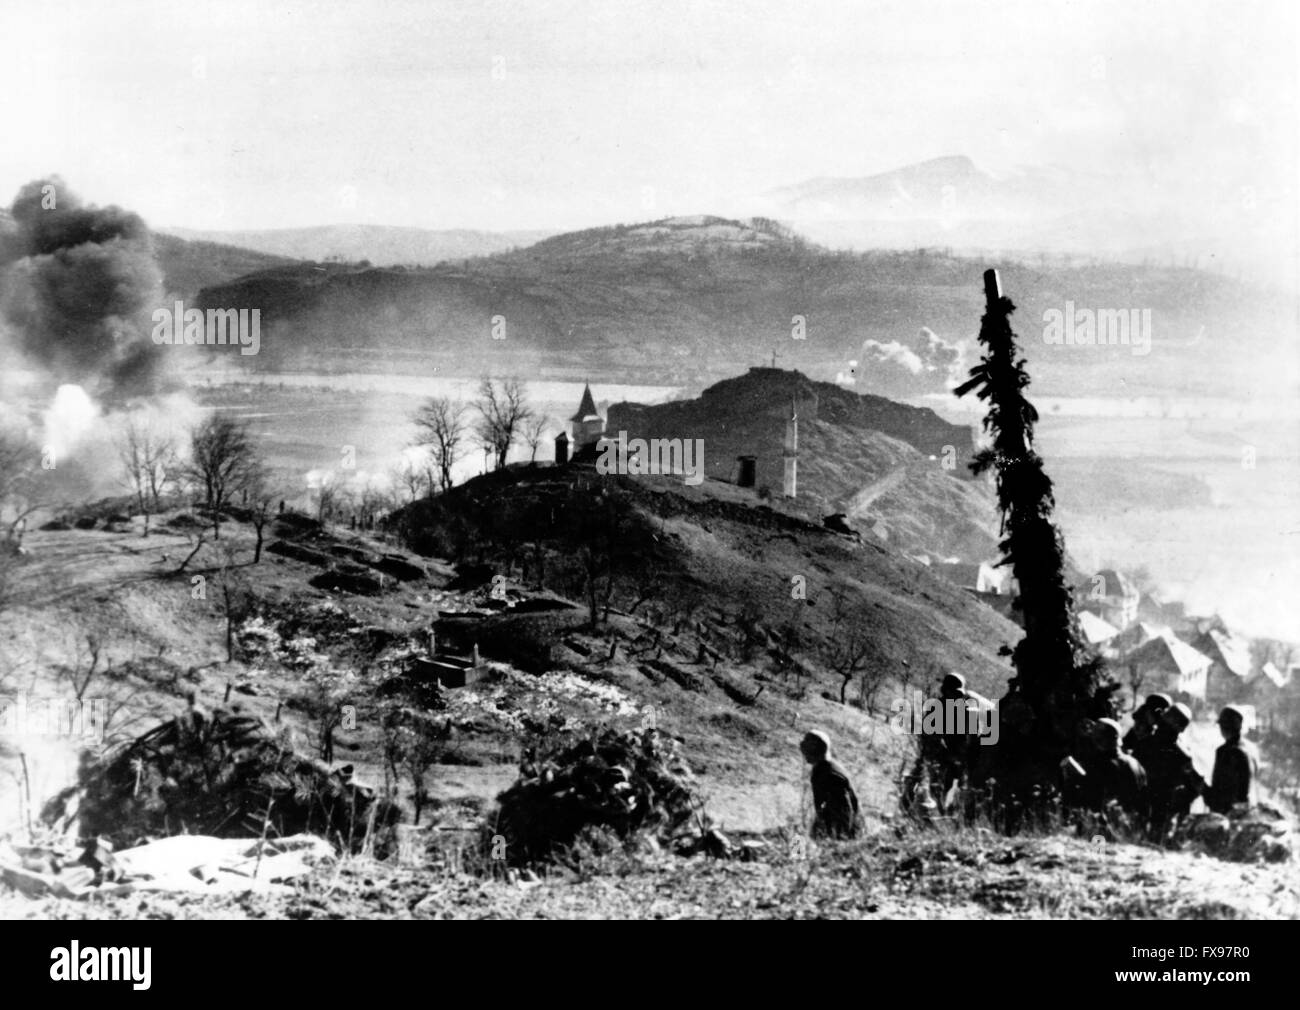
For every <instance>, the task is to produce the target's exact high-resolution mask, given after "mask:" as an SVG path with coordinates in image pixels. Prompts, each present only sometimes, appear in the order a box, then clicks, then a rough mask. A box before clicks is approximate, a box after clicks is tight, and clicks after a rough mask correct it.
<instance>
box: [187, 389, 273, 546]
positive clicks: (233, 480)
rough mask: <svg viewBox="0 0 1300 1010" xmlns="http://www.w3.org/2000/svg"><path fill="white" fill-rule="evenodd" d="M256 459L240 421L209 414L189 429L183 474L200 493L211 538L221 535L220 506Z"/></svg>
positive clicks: (239, 485)
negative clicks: (187, 451) (187, 455)
mask: <svg viewBox="0 0 1300 1010" xmlns="http://www.w3.org/2000/svg"><path fill="white" fill-rule="evenodd" d="M256 463H257V455H256V451H255V448H254V445H253V437H252V434H251V433H250V432H249V430H248V426H247V425H246V424H243V423H242V422H240V421H236V420H234V419H233V418H229V417H223V416H221V415H220V414H213V415H212V416H211V417H209V418H208V419H207V420H206V421H203V422H202V423H201V424H199V425H198V426H197V427H196V428H195V429H194V430H193V432H192V433H191V435H190V462H189V465H188V467H187V475H188V476H189V478H190V479H191V480H192V481H193V482H194V483H195V484H196V485H197V486H198V488H199V489H200V491H201V492H202V494H203V503H204V506H205V507H206V509H207V511H208V513H209V515H210V516H211V517H212V536H213V539H220V538H221V510H222V509H223V508H225V507H226V506H227V505H229V504H230V502H231V501H232V500H233V499H234V497H235V495H236V494H237V493H239V492H240V491H241V490H243V489H244V488H245V487H246V486H247V484H248V480H249V477H250V475H251V474H252V472H253V471H254V469H255V466H256Z"/></svg>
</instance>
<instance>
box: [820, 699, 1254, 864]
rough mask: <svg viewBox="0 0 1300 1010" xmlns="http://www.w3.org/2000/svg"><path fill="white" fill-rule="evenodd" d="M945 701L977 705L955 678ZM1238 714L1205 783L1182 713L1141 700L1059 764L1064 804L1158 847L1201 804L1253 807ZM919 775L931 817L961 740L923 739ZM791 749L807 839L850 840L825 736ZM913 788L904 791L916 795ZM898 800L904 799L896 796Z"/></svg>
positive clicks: (852, 797) (965, 755)
mask: <svg viewBox="0 0 1300 1010" xmlns="http://www.w3.org/2000/svg"><path fill="white" fill-rule="evenodd" d="M940 697H941V698H942V699H943V700H945V702H946V701H956V702H971V703H973V704H978V703H979V702H980V701H982V699H980V698H979V696H977V695H974V693H973V692H970V691H968V690H967V689H966V685H965V682H964V680H963V678H962V677H961V676H960V675H959V674H949V675H948V676H947V677H945V678H944V681H943V683H942V685H941V687H940ZM1245 721H1246V720H1245V714H1244V712H1243V711H1242V710H1241V709H1240V708H1238V707H1237V706H1235V705H1228V706H1227V707H1225V708H1224V709H1223V710H1222V711H1221V712H1220V713H1219V719H1218V724H1219V731H1220V733H1221V734H1222V736H1223V744H1222V745H1221V746H1220V747H1219V748H1218V750H1217V751H1216V752H1215V756H1214V771H1213V773H1212V775H1211V777H1210V781H1209V782H1208V783H1207V782H1206V781H1205V780H1204V779H1203V778H1202V777H1201V775H1200V774H1199V773H1198V772H1197V771H1196V768H1195V766H1194V765H1193V762H1192V756H1191V753H1190V751H1189V750H1188V749H1187V746H1186V744H1185V743H1184V741H1183V739H1182V734H1183V732H1184V730H1186V729H1187V727H1188V726H1190V725H1191V722H1192V713H1191V710H1190V709H1189V708H1188V707H1187V706H1186V705H1184V704H1182V703H1175V702H1174V701H1173V699H1171V698H1170V697H1169V696H1168V695H1165V694H1153V695H1150V696H1149V697H1147V699H1146V700H1145V701H1144V702H1143V703H1142V705H1141V706H1140V707H1139V708H1138V709H1137V711H1136V712H1134V715H1133V726H1132V728H1131V729H1130V730H1129V731H1128V732H1127V733H1125V734H1123V736H1122V737H1121V730H1120V726H1119V723H1117V722H1116V721H1115V720H1113V719H1101V720H1098V721H1097V722H1096V723H1095V724H1093V726H1094V728H1093V731H1092V733H1091V742H1090V746H1089V747H1088V748H1087V749H1086V751H1082V752H1081V753H1083V755H1084V756H1082V757H1081V758H1080V759H1079V760H1076V759H1075V758H1073V757H1071V758H1067V759H1066V760H1065V761H1064V762H1063V763H1062V784H1061V792H1062V794H1063V797H1064V799H1065V801H1066V805H1067V806H1068V807H1070V808H1073V809H1076V810H1083V811H1090V812H1092V813H1094V814H1096V815H1098V816H1100V817H1103V818H1105V819H1106V820H1107V821H1108V822H1110V823H1114V822H1115V821H1117V820H1122V821H1123V822H1124V823H1125V824H1126V825H1127V827H1128V828H1130V829H1131V830H1133V831H1135V832H1136V833H1139V834H1143V835H1145V836H1146V837H1148V838H1150V839H1152V840H1153V841H1157V842H1165V841H1167V840H1168V839H1169V838H1170V836H1171V835H1173V833H1174V832H1175V830H1176V829H1177V826H1178V825H1179V823H1180V822H1182V821H1183V820H1185V819H1186V818H1187V816H1188V815H1189V813H1190V811H1191V807H1192V804H1193V803H1194V802H1195V800H1196V799H1197V798H1198V797H1200V798H1203V799H1204V801H1205V805H1206V806H1207V807H1208V808H1209V809H1210V810H1211V811H1212V812H1214V813H1217V814H1225V815H1231V814H1235V813H1241V812H1244V811H1246V810H1247V809H1249V807H1250V805H1251V804H1252V803H1253V802H1254V792H1255V789H1254V784H1255V779H1256V776H1257V771H1258V757H1257V755H1256V752H1255V749H1254V746H1253V745H1252V744H1250V743H1248V742H1246V741H1245V740H1243V739H1242V733H1243V731H1244V729H1245ZM922 743H923V756H922V760H921V761H920V762H918V766H919V767H920V768H923V769H924V775H925V776H926V777H927V778H928V779H929V781H928V783H926V784H924V787H923V789H922V790H921V791H922V792H927V794H928V791H929V790H933V791H936V792H937V794H938V797H939V799H938V801H937V804H935V805H936V807H937V809H938V810H940V811H941V810H943V809H945V808H946V805H947V804H946V803H945V801H944V797H946V796H947V795H948V794H949V793H950V791H952V790H953V789H954V787H956V786H958V785H960V784H961V783H962V782H963V781H964V780H965V778H966V773H967V771H968V768H967V762H968V761H969V759H970V757H971V754H972V749H971V748H972V744H974V743H977V741H976V740H974V739H972V735H971V734H970V733H969V732H963V733H962V734H960V735H955V734H940V735H936V736H935V737H933V738H930V739H928V740H925V739H923V741H922ZM800 749H801V751H802V753H803V756H804V759H805V760H806V761H807V762H808V764H809V765H811V766H812V773H811V785H812V794H813V813H814V822H813V835H814V837H819V836H820V837H839V838H845V837H854V836H856V835H857V834H858V831H859V826H860V822H861V819H860V813H859V807H858V798H857V795H856V794H855V793H854V791H853V786H852V783H851V782H850V780H849V775H848V772H847V771H845V769H844V767H843V766H842V765H840V764H839V762H837V761H835V760H834V759H833V758H832V757H831V753H830V739H829V737H827V736H826V734H825V733H821V732H812V733H809V734H807V735H806V736H805V737H804V739H803V741H802V743H801V744H800ZM916 785H917V783H913V786H914V787H915V786H916ZM905 791H906V790H905Z"/></svg>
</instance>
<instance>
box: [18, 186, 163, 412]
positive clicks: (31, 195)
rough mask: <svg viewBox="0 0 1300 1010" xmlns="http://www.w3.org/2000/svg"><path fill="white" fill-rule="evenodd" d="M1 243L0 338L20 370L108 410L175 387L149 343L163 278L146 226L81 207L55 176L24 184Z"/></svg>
mask: <svg viewBox="0 0 1300 1010" xmlns="http://www.w3.org/2000/svg"><path fill="white" fill-rule="evenodd" d="M11 213H12V215H13V221H14V224H15V225H16V228H15V229H13V230H12V231H11V232H10V233H9V234H7V235H3V236H0V271H2V272H3V273H2V275H0V314H3V317H4V321H5V322H6V323H7V324H8V325H7V326H6V327H4V330H3V332H4V333H5V334H6V339H7V340H8V342H9V343H10V344H11V345H12V347H13V349H14V350H17V351H18V352H19V353H20V355H21V357H22V359H23V360H24V362H25V363H26V364H27V365H28V366H29V367H32V368H34V369H36V370H38V371H39V372H41V373H42V374H43V375H44V376H45V377H46V378H48V379H51V380H53V381H54V382H55V383H57V384H60V385H65V384H73V385H79V386H81V387H83V389H85V390H86V392H87V393H88V394H89V395H90V396H91V397H92V398H93V399H94V400H95V401H97V402H100V403H103V404H105V405H106V406H110V407H111V406H114V405H116V404H118V403H120V402H122V401H125V400H128V399H131V398H134V397H151V396H153V395H155V394H157V393H160V392H163V391H165V390H167V389H168V388H174V384H173V383H172V382H171V381H170V380H169V379H168V376H167V373H168V369H167V368H166V367H165V363H166V361H167V359H166V357H165V355H163V354H160V353H159V348H158V347H156V346H155V345H154V344H153V342H152V341H151V340H150V337H149V333H150V326H149V322H150V315H151V313H152V311H153V309H154V308H155V307H157V306H158V305H159V304H160V303H161V301H162V296H163V291H162V272H161V270H160V269H159V267H158V264H157V261H156V260H155V259H154V251H153V241H152V238H151V236H150V234H149V229H148V227H147V226H146V225H145V223H144V221H143V220H142V219H141V218H140V217H139V216H138V215H136V214H133V213H130V212H129V211H125V210H122V209H121V208H119V207H94V206H88V205H83V204H82V202H81V201H80V200H79V199H78V198H77V197H76V196H75V195H74V194H73V193H72V192H71V190H69V189H68V188H67V186H65V185H64V183H63V180H62V179H59V178H58V177H57V176H56V177H52V178H49V179H38V180H36V181H34V182H30V183H28V184H27V185H26V186H24V187H23V188H22V189H21V190H20V191H19V192H18V195H17V197H15V199H14V202H13V205H12V207H11Z"/></svg>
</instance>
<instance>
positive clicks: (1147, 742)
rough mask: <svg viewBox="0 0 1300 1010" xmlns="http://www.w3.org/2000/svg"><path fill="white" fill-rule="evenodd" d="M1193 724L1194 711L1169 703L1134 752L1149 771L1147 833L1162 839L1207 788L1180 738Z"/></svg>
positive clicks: (1184, 706)
mask: <svg viewBox="0 0 1300 1010" xmlns="http://www.w3.org/2000/svg"><path fill="white" fill-rule="evenodd" d="M1191 723H1192V710H1191V709H1189V708H1188V707H1187V706H1186V705H1184V704H1183V703H1182V702H1179V703H1178V704H1176V705H1170V706H1169V707H1167V708H1166V709H1165V710H1164V711H1163V713H1162V714H1161V716H1160V718H1159V720H1158V721H1157V722H1156V723H1155V725H1154V726H1153V727H1152V729H1151V733H1150V735H1148V736H1147V737H1146V738H1145V739H1144V740H1142V741H1141V742H1140V743H1139V744H1138V746H1137V747H1136V748H1135V749H1134V751H1133V756H1134V757H1135V758H1137V759H1138V761H1139V762H1140V763H1141V764H1142V767H1143V768H1144V769H1146V773H1147V790H1148V796H1149V800H1150V814H1149V817H1148V827H1147V830H1148V834H1149V836H1150V837H1151V838H1152V839H1153V840H1154V841H1157V842H1163V841H1164V840H1165V839H1166V838H1168V836H1169V834H1170V832H1171V831H1172V830H1173V828H1174V827H1175V826H1176V825H1177V823H1178V821H1180V820H1181V819H1182V818H1184V817H1186V816H1187V814H1188V812H1189V811H1190V810H1191V806H1192V801H1193V800H1195V799H1196V797H1198V796H1200V795H1201V793H1203V792H1204V791H1205V780H1204V779H1203V778H1201V776H1200V774H1199V773H1198V772H1197V771H1196V767H1195V766H1194V765H1193V764H1192V755H1191V752H1190V751H1189V750H1188V749H1187V746H1186V745H1185V744H1184V743H1183V741H1182V740H1181V739H1180V737H1181V735H1182V732H1183V730H1185V729H1186V728H1187V727H1188V726H1190V725H1191Z"/></svg>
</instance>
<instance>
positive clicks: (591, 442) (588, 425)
mask: <svg viewBox="0 0 1300 1010" xmlns="http://www.w3.org/2000/svg"><path fill="white" fill-rule="evenodd" d="M569 420H570V421H571V422H573V441H572V443H571V446H572V450H573V458H574V459H578V458H579V457H586V456H588V455H590V454H592V453H594V452H595V451H596V444H597V443H598V442H600V440H601V439H602V438H604V437H605V422H604V421H603V420H601V417H600V414H599V412H598V411H597V410H596V401H595V398H594V397H592V395H591V385H590V384H588V385H586V386H584V387H583V389H582V402H581V403H580V404H578V410H577V413H575V414H574V415H573V416H572V417H571V418H569Z"/></svg>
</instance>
